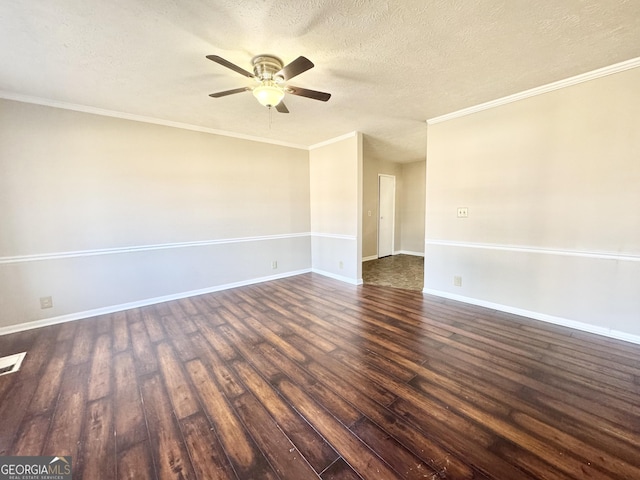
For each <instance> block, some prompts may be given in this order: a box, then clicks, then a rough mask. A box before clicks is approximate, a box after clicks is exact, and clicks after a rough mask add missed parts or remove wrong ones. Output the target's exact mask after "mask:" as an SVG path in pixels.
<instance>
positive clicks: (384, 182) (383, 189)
mask: <svg viewBox="0 0 640 480" xmlns="http://www.w3.org/2000/svg"><path fill="white" fill-rule="evenodd" d="M395 204H396V177H394V176H393V175H378V258H381V257H386V256H388V255H393V237H394V236H395V232H394V230H395V209H396V205H395Z"/></svg>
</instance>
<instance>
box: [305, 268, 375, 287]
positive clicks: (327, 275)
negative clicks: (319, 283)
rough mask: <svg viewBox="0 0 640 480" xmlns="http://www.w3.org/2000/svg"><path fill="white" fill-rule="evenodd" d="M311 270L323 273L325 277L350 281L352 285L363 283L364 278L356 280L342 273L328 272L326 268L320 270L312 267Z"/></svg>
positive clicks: (319, 273)
mask: <svg viewBox="0 0 640 480" xmlns="http://www.w3.org/2000/svg"><path fill="white" fill-rule="evenodd" d="M311 271H312V272H313V273H317V274H318V275H323V276H325V277H329V278H333V279H334V280H340V281H341V282H345V283H350V284H351V285H362V283H363V282H362V279H361V278H360V279H358V280H354V279H353V278H349V277H344V276H342V275H336V274H335V273H331V272H326V271H324V270H318V269H317V268H312V269H311Z"/></svg>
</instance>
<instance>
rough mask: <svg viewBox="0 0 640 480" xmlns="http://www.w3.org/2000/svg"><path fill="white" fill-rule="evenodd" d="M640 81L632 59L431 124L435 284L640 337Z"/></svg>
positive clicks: (430, 272) (430, 269)
mask: <svg viewBox="0 0 640 480" xmlns="http://www.w3.org/2000/svg"><path fill="white" fill-rule="evenodd" d="M638 85H640V69H633V70H628V71H625V72H621V73H617V74H613V75H609V76H606V77H603V78H598V79H595V80H590V81H588V82H585V83H580V84H577V85H573V86H569V87H565V88H562V89H560V90H555V91H552V92H549V93H545V94H542V95H538V96H535V97H531V98H527V99H524V100H520V101H517V102H514V103H510V104H506V105H503V106H500V107H496V108H492V109H489V110H486V111H481V112H478V113H474V114H471V115H468V116H465V117H461V118H457V119H453V120H449V121H446V122H443V123H438V124H435V125H430V126H429V129H428V138H429V139H428V147H427V199H426V209H427V210H426V213H427V215H426V218H427V225H426V257H425V290H426V291H429V292H432V293H437V294H441V295H445V296H454V297H459V298H462V299H467V300H469V301H472V302H475V303H481V304H487V305H489V306H497V307H499V308H503V309H511V310H512V311H517V312H522V313H527V314H532V315H534V316H537V317H538V318H542V319H547V320H551V321H559V322H564V323H565V324H571V322H575V323H576V324H580V325H582V326H584V325H586V326H587V328H591V329H592V330H594V331H598V332H601V333H603V332H614V333H615V332H623V333H624V332H626V333H629V334H634V335H639V334H640V215H638V212H637V205H640V188H639V185H640V135H639V134H638V132H640V96H639V94H638ZM457 207H468V209H469V217H468V218H466V219H461V218H456V208H457ZM454 276H461V277H462V287H455V286H453V277H454Z"/></svg>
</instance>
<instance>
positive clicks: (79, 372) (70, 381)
mask: <svg viewBox="0 0 640 480" xmlns="http://www.w3.org/2000/svg"><path fill="white" fill-rule="evenodd" d="M89 368H90V365H89V363H84V364H80V365H72V366H69V367H67V368H66V371H65V375H64V378H63V380H62V385H61V387H60V396H59V398H58V402H57V404H56V407H55V412H54V413H53V419H52V424H51V429H50V430H49V433H48V437H47V439H46V440H47V441H46V444H45V446H44V449H43V451H42V454H43V455H55V456H66V455H70V456H71V457H72V458H73V459H76V460H77V459H78V450H79V446H80V445H81V443H82V442H81V433H82V427H83V420H84V418H83V417H84V415H83V413H84V411H85V405H86V402H87V381H86V379H87V377H88V373H89Z"/></svg>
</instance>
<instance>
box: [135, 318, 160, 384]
mask: <svg viewBox="0 0 640 480" xmlns="http://www.w3.org/2000/svg"><path fill="white" fill-rule="evenodd" d="M129 330H130V331H131V345H132V347H133V354H134V356H135V367H136V370H137V372H138V374H139V375H146V374H149V373H153V372H156V371H157V370H158V359H157V357H156V355H155V353H154V351H153V347H152V346H151V340H150V339H149V335H148V333H147V329H146V327H145V325H144V323H143V322H142V321H140V322H135V323H131V324H129Z"/></svg>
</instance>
